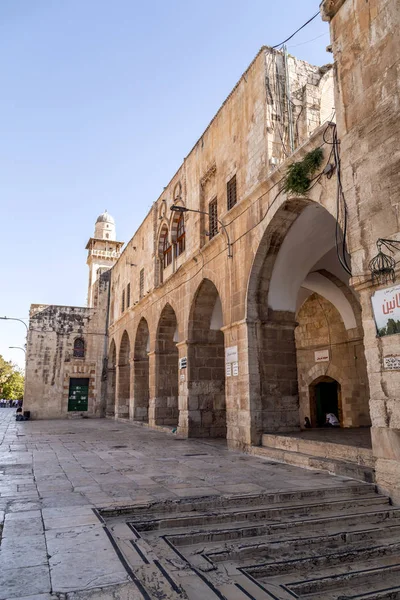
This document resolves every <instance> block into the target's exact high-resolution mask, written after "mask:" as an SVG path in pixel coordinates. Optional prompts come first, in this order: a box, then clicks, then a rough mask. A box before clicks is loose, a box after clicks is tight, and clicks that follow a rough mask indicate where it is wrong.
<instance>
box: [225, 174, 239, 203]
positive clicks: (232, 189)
mask: <svg viewBox="0 0 400 600" xmlns="http://www.w3.org/2000/svg"><path fill="white" fill-rule="evenodd" d="M226 197H227V204H228V210H230V209H231V208H232V207H233V206H235V204H236V202H237V195H236V175H234V176H233V177H232V179H230V180H229V181H228V183H227V184H226Z"/></svg>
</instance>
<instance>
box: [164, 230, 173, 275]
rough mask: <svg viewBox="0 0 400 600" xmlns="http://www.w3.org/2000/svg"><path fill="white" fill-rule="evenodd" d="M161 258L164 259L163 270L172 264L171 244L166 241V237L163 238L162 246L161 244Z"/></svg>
mask: <svg viewBox="0 0 400 600" xmlns="http://www.w3.org/2000/svg"><path fill="white" fill-rule="evenodd" d="M163 257H164V258H163V261H164V262H163V264H164V269H165V268H166V267H168V265H170V264H171V262H172V246H171V244H170V243H169V240H168V235H166V236H165V237H164V244H163Z"/></svg>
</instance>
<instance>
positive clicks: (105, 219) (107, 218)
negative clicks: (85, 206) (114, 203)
mask: <svg viewBox="0 0 400 600" xmlns="http://www.w3.org/2000/svg"><path fill="white" fill-rule="evenodd" d="M96 223H112V224H113V225H115V222H114V219H113V218H112V216H111V215H110V214H109V213H108V212H107V210H105V211H104V212H103V213H102V214H101V215H99V216H98V217H97V221H96Z"/></svg>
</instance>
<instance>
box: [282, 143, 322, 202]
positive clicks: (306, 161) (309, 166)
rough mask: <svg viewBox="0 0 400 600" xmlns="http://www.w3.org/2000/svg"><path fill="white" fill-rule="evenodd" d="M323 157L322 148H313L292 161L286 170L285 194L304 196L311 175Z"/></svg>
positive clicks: (309, 183)
mask: <svg viewBox="0 0 400 600" xmlns="http://www.w3.org/2000/svg"><path fill="white" fill-rule="evenodd" d="M323 158H324V153H323V151H322V148H315V150H311V152H309V153H308V154H306V155H305V157H304V158H303V160H300V161H298V162H295V163H292V164H291V165H289V166H288V168H287V171H286V179H285V185H284V191H285V192H286V193H287V194H299V195H301V196H304V195H305V194H306V192H307V191H308V189H309V187H310V185H311V181H312V179H311V178H312V176H313V175H314V173H315V171H317V170H318V169H319V167H320V166H321V164H322V160H323Z"/></svg>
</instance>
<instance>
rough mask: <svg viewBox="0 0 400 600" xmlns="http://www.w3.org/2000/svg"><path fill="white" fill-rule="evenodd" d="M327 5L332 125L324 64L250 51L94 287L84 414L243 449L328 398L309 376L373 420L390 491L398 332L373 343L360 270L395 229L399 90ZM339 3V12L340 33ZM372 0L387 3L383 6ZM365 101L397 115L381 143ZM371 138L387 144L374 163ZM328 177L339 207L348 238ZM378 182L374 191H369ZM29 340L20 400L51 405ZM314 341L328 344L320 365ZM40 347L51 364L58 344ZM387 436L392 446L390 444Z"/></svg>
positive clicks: (350, 420) (343, 415) (366, 286)
mask: <svg viewBox="0 0 400 600" xmlns="http://www.w3.org/2000/svg"><path fill="white" fill-rule="evenodd" d="M327 4H329V13H327V14H329V17H330V18H331V17H332V15H336V16H334V17H333V21H332V30H333V41H334V52H335V57H336V62H337V64H336V66H335V76H336V79H337V81H338V86H339V87H338V91H337V96H338V101H337V105H336V110H337V113H338V118H339V127H338V133H337V130H336V125H335V123H334V122H333V121H332V119H333V115H334V110H333V109H334V107H333V77H332V69H331V68H330V67H329V66H327V67H323V68H318V67H313V66H311V65H308V64H307V63H304V62H302V61H297V60H296V59H294V58H293V57H286V58H285V56H284V54H283V53H281V52H279V51H274V50H271V49H270V48H262V49H261V50H260V52H259V53H258V55H257V56H256V58H255V59H254V61H253V62H252V63H251V65H250V66H249V68H248V70H247V71H246V72H245V74H244V75H243V76H242V78H241V79H240V81H239V82H238V84H237V85H236V87H235V88H234V90H233V91H232V93H231V94H230V95H229V97H228V98H227V100H226V101H225V103H224V104H223V106H222V107H221V109H220V110H219V112H218V113H217V114H216V116H215V117H214V119H213V120H212V121H211V123H210V124H209V126H208V128H207V129H206V131H205V132H204V133H203V135H202V136H201V137H200V139H199V140H198V142H197V143H196V144H195V146H194V148H193V149H192V150H191V152H190V153H189V154H188V156H187V157H186V158H185V160H184V162H183V164H182V165H181V167H180V168H179V169H178V171H177V173H176V174H175V175H174V176H173V178H172V180H171V181H170V183H169V184H168V185H167V187H166V188H165V189H164V191H163V193H162V195H161V196H160V197H159V198H158V199H157V200H156V201H155V202H154V204H153V207H152V209H151V211H150V212H149V214H148V215H147V216H146V218H145V219H144V221H143V223H142V224H141V225H140V227H139V229H138V231H137V232H136V233H135V234H134V236H133V238H132V239H131V240H130V241H129V242H128V243H127V245H126V246H125V248H124V250H123V252H122V254H121V257H120V258H119V259H118V260H117V261H116V263H115V264H114V266H113V267H112V269H111V270H110V271H109V274H110V288H109V294H110V297H109V298H107V302H106V300H105V297H106V290H105V288H104V291H101V292H99V294H98V305H97V309H94V310H95V313H94V314H95V315H96V317H95V318H94V319H93V323H95V321H96V319H97V318H98V319H99V322H100V321H101V319H103V321H102V322H103V326H104V331H106V332H107V336H106V337H103V338H102V340H103V343H104V341H106V347H105V349H104V352H103V353H102V350H101V348H100V342H99V346H98V347H97V348H96V350H95V355H96V357H97V358H96V360H97V361H98V363H99V364H104V366H105V368H104V378H103V379H104V381H103V382H101V381H100V379H101V378H100V377H97V379H96V392H95V396H96V401H94V402H93V407H94V408H93V410H91V411H90V414H92V415H97V416H99V415H102V414H104V412H105V413H106V414H107V416H109V417H112V416H115V417H117V418H123V419H130V420H134V421H136V422H138V423H142V424H143V423H148V425H149V426H151V427H160V426H162V427H169V428H171V429H174V430H176V431H177V433H178V435H180V436H184V437H223V438H226V439H227V441H228V445H229V447H231V448H240V449H246V450H248V449H249V448H250V447H251V446H252V445H258V444H260V442H261V438H262V434H263V433H266V432H267V433H273V434H275V433H285V432H293V431H296V430H297V431H298V430H300V428H301V427H302V426H303V422H304V418H305V417H306V416H308V417H310V418H311V421H312V422H313V425H315V419H316V417H315V415H316V412H317V408H318V410H319V411H321V407H322V408H323V406H324V405H323V402H322V404H321V401H320V399H319V400H318V399H317V397H316V389H317V387H316V386H318V384H319V383H329V382H333V383H334V384H335V385H336V386H337V387H336V389H337V399H336V402H337V412H338V416H339V417H340V421H341V425H342V427H346V428H348V427H361V426H369V425H370V422H371V418H372V424H373V432H374V440H375V442H374V443H375V445H374V449H375V452H376V456H377V458H378V473H379V478H380V479H379V480H378V481H379V482H380V484H381V485H382V487H383V488H385V489H387V490H389V491H393V490H394V494H395V493H396V488H397V486H398V483H396V482H395V481H394V474H395V473H397V474H398V473H399V471H398V469H399V464H400V463H399V458H400V457H399V455H398V448H397V445H396V444H398V437H397V436H398V430H399V426H398V420H399V418H400V416H399V414H400V413H399V414H398V409H397V408H396V407H395V400H394V395H395V389H396V385H398V383H399V380H398V373H390V374H386V373H384V372H383V370H382V363H381V360H380V358H381V355H382V348H383V347H384V350H388V351H389V350H390V351H394V350H395V347H396V345H398V341H396V340H397V337H396V336H392V339H389V337H390V336H388V339H384V340H382V339H378V340H377V338H376V329H375V325H374V322H373V318H372V312H371V304H370V295H371V292H372V291H373V290H372V289H371V283H370V282H368V276H366V275H365V274H367V273H368V261H369V259H370V258H371V256H372V255H373V243H374V241H375V240H376V238H377V237H379V236H381V237H389V236H393V235H394V234H395V233H396V232H397V231H398V227H397V213H396V209H397V204H396V200H395V191H396V190H395V185H396V184H395V181H396V178H398V173H397V171H396V169H395V164H396V163H395V161H396V160H398V157H396V152H395V144H396V143H397V142H396V141H395V140H398V139H399V138H398V136H397V137H395V135H394V132H395V131H396V127H397V122H396V125H395V124H394V114H395V113H396V111H397V113H398V107H397V108H396V106H395V104H396V103H395V102H394V101H393V98H394V97H395V90H394V88H393V94H392V96H391V97H390V98H389V97H387V96H386V95H385V94H383V95H382V93H380V92H379V91H378V87H379V86H380V88H379V89H381V88H382V89H385V87H384V86H383V80H382V79H381V80H380V79H379V78H380V77H383V73H386V75H385V77H387V85H388V89H389V88H390V86H394V85H395V83H394V78H391V77H390V74H389V71H390V69H389V63H390V61H391V60H392V58H391V57H390V56H389V55H387V56H386V55H385V60H387V62H388V68H387V70H383V71H382V73H379V75H378V74H375V75H372V74H370V75H368V73H369V71H368V68H367V67H366V66H365V65H364V62H365V61H370V62H371V64H372V63H373V61H372V57H371V51H370V49H369V48H368V49H367V48H365V57H364V50H362V53H361V54H360V53H358V54H354V52H353V50H354V48H353V46H352V44H355V43H356V42H355V41H354V40H355V37H356V38H357V36H358V35H359V34H360V30H361V29H362V27H367V26H368V23H370V22H369V21H368V19H366V18H365V19H364V17H362V15H363V14H364V12H363V11H364V9H365V7H364V5H363V7H361V2H360V7H358V5H357V10H356V11H355V12H357V16H356V17H354V16H353V13H352V9H351V10H350V9H348V8H346V4H348V5H351V4H352V2H351V0H347V3H346V2H345V3H343V2H334V1H333V2H330V3H327ZM378 4H379V3H378ZM339 5H340V6H342V9H341V11H342V12H343V11H344V12H343V17H342V21H343V22H342V21H340V24H339V26H337V29H335V27H336V25H335V19H340V18H341V17H340V14H341V11H339V12H338V13H337V14H336V12H335V11H336V8H337V7H338V6H339ZM372 5H374V6H375V3H371V2H370V3H369V5H368V4H366V6H369V7H372ZM382 6H384V7H386V8H387V9H388V10H389V8H390V7H391V6H392V4H391V2H390V1H388V2H382ZM393 6H394V2H393ZM386 8H385V10H386ZM327 10H328V9H327ZM371 10H372V8H371ZM382 10H383V9H382ZM383 12H384V11H383ZM378 13H379V11H378V9H377V12H376V15H378ZM374 14H375V13H374ZM385 14H386V13H385ZM358 18H360V19H362V18H363V19H364V20H363V21H362V22H361V21H360V23H358V21H357V19H358ZM376 18H378V16H376ZM383 18H384V16H383V15H382V19H383ZM348 19H350V20H352V25H351V26H350V25H348V24H347V20H348ZM354 19H355V21H354ZM394 21H395V20H394ZM355 23H357V28H355V29H354V25H355ZM385 27H386V25H384V24H382V25H381V27H380V28H379V31H376V32H375V37H374V38H373V40H372V42H373V43H375V42H376V43H377V44H379V43H380V41H379V40H380V37H382V36H384V30H385ZM390 27H391V25H390ZM342 28H343V29H342ZM352 28H353V29H352ZM378 34H379V35H378ZM382 39H383V38H382ZM335 40H336V41H335ZM359 43H360V44H361V45H360V46H359V47H360V48H361V47H363V45H365V44H367V42H366V40H364V39H363V41H362V43H361V41H360V42H359ZM368 43H371V40H370V41H369V42H368ZM367 45H368V44H367ZM341 48H342V50H341ZM341 52H342V53H341ZM397 54H398V52H397ZM394 55H396V52H395V51H394V50H393V56H394ZM354 57H357V59H355V58H354ZM353 58H354V60H357V62H354V65H352V60H353ZM360 64H362V65H363V70H362V76H363V77H364V78H367V79H368V77H369V78H370V79H368V81H369V84H370V85H369V87H368V90H369V92H368V93H371V98H369V96H368V98H367V106H369V109H367V108H366V107H365V106H361V105H362V102H363V99H362V94H361V93H360V96H357V97H356V96H355V95H354V93H353V92H351V90H352V89H353V88H352V87H351V86H352V85H353V83H351V82H353V79H352V78H354V77H356V75H357V76H360V77H361V71H360V70H359V69H360ZM393 64H394V63H393ZM375 79H376V80H377V81H380V83H379V85H378V84H377V85H376V84H375ZM365 85H366V80H365ZM346 94H347V95H346ZM379 94H380V96H379ZM374 95H375V96H376V98H375V100H374ZM378 97H380V98H381V100H378ZM397 99H398V96H397ZM350 101H351V102H353V101H354V102H356V103H357V102H359V104H360V105H359V106H358V108H354V107H353V105H352V107H351V110H350V113H351V114H350V115H349V116H348V117H347V116H346V111H347V110H348V102H350ZM374 102H375V105H374ZM371 107H372V108H374V110H375V111H378V113H377V114H378V115H379V114H380V113H379V111H380V110H382V111H386V112H385V115H386V117H387V119H386V117H385V119H386V120H385V119H383V121H384V123H386V125H383V127H384V128H385V127H386V128H389V125H390V127H392V128H393V131H392V132H390V131H388V130H387V129H385V131H386V133H387V139H383V141H382V144H381V145H378V146H375V145H374V140H375V141H376V135H378V134H379V131H378V132H377V130H380V129H381V125H380V124H379V123H375V122H374V117H373V115H374V114H375V113H374V112H373V111H372V112H371V110H372V108H371ZM370 109H371V110H370ZM397 113H396V114H397ZM351 115H352V116H351ZM382 131H383V130H382ZM337 135H339V138H340V144H339V143H338V144H336V141H335V140H336V139H337ZM379 135H380V134H379ZM382 135H383V134H382ZM339 147H340V159H341V165H342V168H341V173H338V169H337V166H338V157H337V156H336V154H335V152H337V151H338V148H339ZM383 147H384V148H387V149H388V151H389V150H390V152H391V155H390V157H387V158H386V160H385V161H383V160H382V156H381V154H380V153H381V152H383V150H382V148H383ZM318 148H321V149H322V152H323V160H322V164H321V165H320V167H319V168H318V170H317V173H316V174H315V175H314V177H313V179H312V182H311V185H310V187H309V190H308V192H307V194H306V195H294V194H288V193H286V192H285V189H284V183H285V176H286V172H287V167H288V166H289V164H292V163H293V162H298V161H301V160H302V159H303V158H304V157H305V156H307V155H308V153H309V152H310V151H313V150H316V149H318ZM366 154H368V157H366ZM382 169H384V173H383V172H382ZM339 174H341V175H342V183H343V189H344V194H345V196H346V199H347V203H348V207H349V208H348V210H349V225H348V228H347V239H346V240H345V241H346V242H347V245H346V248H345V244H344V243H343V244H342V245H341V240H342V238H343V236H344V232H343V230H342V229H341V226H342V225H343V222H342V221H343V220H342V218H341V215H339V214H338V205H337V197H338V196H337V194H338V187H337V184H338V175H339ZM371 174H374V175H375V177H376V179H374V180H373V181H372V180H371ZM375 188H376V191H375V192H374V193H377V192H378V190H380V192H379V193H380V195H381V197H382V202H380V203H378V204H377V203H376V202H375V201H374V198H373V196H372V193H373V190H374V189H375ZM361 192H362V194H363V195H360V193H361ZM364 197H365V200H364ZM385 202H386V204H385ZM389 205H390V206H389ZM171 208H172V210H171ZM389 208H390V211H391V212H390V218H388V214H387V212H386V211H388V212H389ZM375 214H376V215H377V219H376V221H375V220H373V219H372V216H373V215H375ZM338 221H339V225H338ZM389 224H390V226H389ZM386 225H387V226H386ZM344 231H345V232H346V229H345V230H344ZM339 246H341V248H342V250H341V249H340V247H339ZM344 248H345V249H344ZM340 252H342V258H341V261H342V262H343V259H344V260H345V261H346V260H347V261H348V262H350V261H351V267H352V273H353V278H352V279H351V280H350V278H349V274H348V273H347V272H346V270H345V269H344V268H343V266H342V265H341V264H340V261H339V260H338V254H339V256H340ZM347 252H348V255H347ZM346 256H347V259H346ZM354 274H360V277H357V276H354ZM104 281H105V280H104ZM101 284H102V278H101V279H100V285H101ZM350 284H351V285H350ZM104 285H105V284H104ZM107 294H108V290H107ZM107 307H108V308H107ZM77 310H89V309H77ZM85 314H86V313H85ZM34 319H35V317H33V319H32V324H31V329H32V330H33V329H34V326H33V323H34ZM107 320H108V322H107ZM41 326H43V325H41ZM39 329H40V327H39ZM34 335H36V334H34V333H33V331H32V332H31V333H30V344H31V345H33V346H32V348H30V352H29V353H28V367H29V369H30V370H29V372H28V371H27V385H28V386H31V388H30V392H29V394H30V397H29V398H30V400H29V401H30V406H29V405H28V408H31V410H32V411H33V412H34V415H35V416H39V417H41V416H48V414H47V409H46V410H45V408H44V403H42V404H41V405H40V404H39V403H40V398H39V397H38V394H40V393H42V395H44V396H45V394H44V393H43V392H42V391H41V390H42V389H45V388H43V385H44V384H43V383H42V379H43V374H44V373H43V369H42V366H40V368H41V369H42V370H40V369H38V368H37V365H36V364H35V362H36V360H37V359H35V357H36V352H35V349H37V348H38V344H39V341H40V340H39V338H36V337H34ZM42 335H43V338H44V337H45V336H44V334H42ZM99 339H100V338H99ZM69 340H70V343H71V341H72V338H69ZM41 343H44V342H43V341H42V342H41ZM364 346H365V350H364ZM319 352H322V354H324V355H325V356H326V357H327V358H324V359H323V360H322V362H319V358H317V356H318V353H319ZM316 353H317V354H316ZM50 354H51V355H52V357H53V359H54V360H55V361H56V364H57V365H58V364H59V363H58V362H57V361H58V358H57V357H58V356H59V355H60V352H58V350H57V347H56V346H55V345H54V344H53V345H52V347H51V350H50ZM62 356H64V355H62ZM103 359H104V360H103ZM88 360H89V353H88ZM30 361H31V362H32V364H31V365H30V366H29V362H30ZM63 361H64V362H63V364H65V358H63ZM367 371H368V373H367ZM60 372H61V371H60ZM371 374H373V376H372V375H371ZM58 381H59V380H58ZM31 382H36V383H35V384H34V385H32V384H31ZM46 385H47V384H46ZM41 386H42V387H41ZM397 389H399V388H398V387H397ZM46 391H47V388H46ZM370 391H371V398H372V402H371V404H370V405H369V396H370ZM57 393H58V391H57V390H54V401H52V402H53V406H54V410H53V409H52V410H53V412H52V413H51V416H57V410H58V411H59V413H58V416H60V415H65V414H66V413H65V412H63V411H60V408H59V406H58V408H57V404H56V401H55V398H56V397H57ZM46 398H47V396H46ZM318 402H319V404H318ZM317 404H318V407H317ZM370 407H371V417H370V414H369V413H370ZM36 408H37V409H38V410H36ZM34 409H35V410H34ZM35 411H36V412H35ZM393 436H394V438H393ZM392 439H395V440H397V442H396V444H395V445H394V447H393V448H390V449H389V444H390V443H391V440H392ZM389 473H392V474H393V475H389ZM397 479H398V480H400V479H399V478H397Z"/></svg>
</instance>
